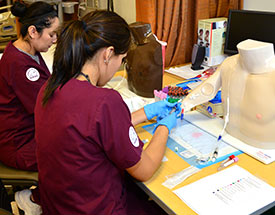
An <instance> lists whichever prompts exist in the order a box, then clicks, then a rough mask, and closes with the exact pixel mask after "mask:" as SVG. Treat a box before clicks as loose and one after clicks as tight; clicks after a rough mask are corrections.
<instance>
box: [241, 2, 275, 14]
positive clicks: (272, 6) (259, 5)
mask: <svg viewBox="0 0 275 215" xmlns="http://www.w3.org/2000/svg"><path fill="white" fill-rule="evenodd" d="M243 5H244V9H245V10H260V11H271V12H275V0H244V2H243Z"/></svg>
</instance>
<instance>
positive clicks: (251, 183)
mask: <svg viewBox="0 0 275 215" xmlns="http://www.w3.org/2000/svg"><path fill="white" fill-rule="evenodd" d="M173 192H174V193H175V194H176V195H177V196H178V197H179V198H180V199H182V200H183V201H184V202H185V203H186V204H187V205H188V206H189V207H190V208H192V210H194V211H195V212H196V213H198V214H199V215H209V214H211V215H220V214H223V215H227V214H228V215H229V214H230V215H232V214H242V215H245V214H251V213H253V212H255V211H257V210H259V209H261V208H263V207H265V206H267V205H269V204H271V203H274V201H275V188H273V187H272V186H270V185H269V184H267V183H266V182H264V181H262V180H260V179H259V178H257V177H255V176H254V175H252V174H251V173H249V172H248V171H246V170H245V169H243V168H241V167H239V166H238V165H234V166H232V167H229V168H227V169H225V170H222V171H221V172H218V173H215V174H213V175H210V176H207V177H205V178H202V179H200V180H198V181H196V182H194V183H192V184H189V185H186V186H184V187H182V188H179V189H177V190H174V191H173Z"/></svg>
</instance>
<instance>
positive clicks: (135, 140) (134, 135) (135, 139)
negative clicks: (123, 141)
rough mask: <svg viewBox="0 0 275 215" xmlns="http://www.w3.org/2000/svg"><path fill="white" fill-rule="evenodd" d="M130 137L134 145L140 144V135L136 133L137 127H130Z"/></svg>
mask: <svg viewBox="0 0 275 215" xmlns="http://www.w3.org/2000/svg"><path fill="white" fill-rule="evenodd" d="M129 138H130V140H131V143H132V144H133V146H134V147H138V146H139V140H138V136H137V133H136V131H135V129H134V128H133V126H130V128H129Z"/></svg>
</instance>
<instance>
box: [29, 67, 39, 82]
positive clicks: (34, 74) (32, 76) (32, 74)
mask: <svg viewBox="0 0 275 215" xmlns="http://www.w3.org/2000/svg"><path fill="white" fill-rule="evenodd" d="M26 77H27V79H29V80H30V81H37V80H38V79H39V78H40V73H39V72H38V70H37V69H35V68H29V69H28V70H27V72H26Z"/></svg>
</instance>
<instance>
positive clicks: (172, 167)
mask: <svg viewBox="0 0 275 215" xmlns="http://www.w3.org/2000/svg"><path fill="white" fill-rule="evenodd" d="M181 80H183V79H182V78H180V77H177V76H174V75H172V74H169V73H165V74H164V81H163V85H164V86H166V85H169V84H172V83H177V82H180V81H181ZM209 120H210V119H209ZM146 124H148V123H143V124H140V125H138V126H136V130H137V132H138V135H139V137H140V139H142V140H143V139H148V140H150V139H151V137H152V136H151V134H150V133H148V132H147V131H145V130H144V129H143V128H142V126H144V125H146ZM165 156H166V157H167V158H168V161H166V162H163V163H162V164H161V166H160V168H159V169H158V170H157V172H156V173H155V174H154V176H153V177H152V178H151V179H150V180H149V181H147V182H145V183H142V182H137V184H138V185H139V186H140V187H141V188H142V189H143V190H144V191H145V192H146V193H147V194H148V195H149V196H150V197H151V198H152V199H153V200H154V201H156V202H157V203H158V204H159V205H160V206H161V207H162V208H163V209H164V210H165V211H166V212H167V213H168V214H177V215H181V214H182V215H183V214H184V215H186V214H188V215H193V214H196V213H195V212H194V211H193V210H191V209H190V208H189V207H188V206H187V205H186V204H185V203H184V202H183V201H182V200H180V198H178V197H177V196H176V194H174V193H173V192H172V191H173V190H175V189H178V188H180V187H182V186H185V185H187V184H190V183H192V182H195V181H197V180H199V179H201V178H203V177H205V176H208V175H210V174H213V173H216V172H217V168H218V166H219V164H214V165H211V166H209V167H205V168H203V169H202V170H201V171H200V172H198V173H196V174H195V175H193V176H191V177H190V178H187V179H186V180H185V181H184V182H182V183H181V184H179V185H178V186H176V187H175V188H174V189H172V190H170V189H168V188H166V187H164V186H163V185H162V183H163V182H164V181H165V180H166V176H167V175H171V174H174V173H177V172H179V171H180V170H182V169H184V168H187V167H188V166H189V164H188V163H187V162H185V161H184V160H183V159H182V158H180V157H179V156H177V155H176V154H175V153H174V152H173V151H172V150H170V149H169V148H166V152H165ZM238 158H239V161H238V163H237V165H239V166H240V167H242V168H244V169H246V170H248V171H249V172H250V173H252V174H254V175H255V176H257V177H258V178H260V179H262V180H263V181H265V182H267V183H268V184H270V185H271V186H273V187H275V162H273V163H272V164H269V165H265V164H263V163H261V162H260V161H258V160H256V159H254V158H252V157H250V156H249V155H247V154H244V153H243V154H241V155H238Z"/></svg>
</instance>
